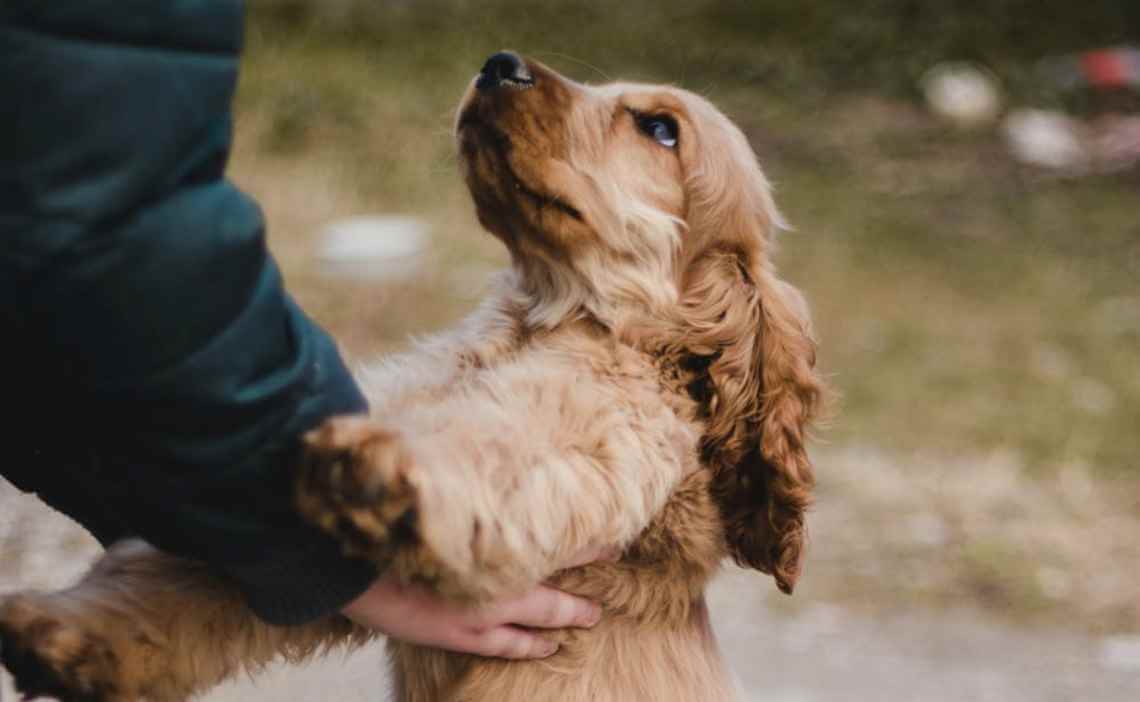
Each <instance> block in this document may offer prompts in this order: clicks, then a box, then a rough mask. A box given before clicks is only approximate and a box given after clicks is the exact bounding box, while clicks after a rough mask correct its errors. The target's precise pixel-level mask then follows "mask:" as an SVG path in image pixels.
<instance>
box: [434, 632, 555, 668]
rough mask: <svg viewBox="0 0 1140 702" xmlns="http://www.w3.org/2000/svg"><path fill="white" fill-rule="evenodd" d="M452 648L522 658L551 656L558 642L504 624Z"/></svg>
mask: <svg viewBox="0 0 1140 702" xmlns="http://www.w3.org/2000/svg"><path fill="white" fill-rule="evenodd" d="M454 648H455V649H456V650H460V651H463V652H465V653H474V654H475V655H477V656H488V657H491V658H510V659H512V660H522V659H530V658H546V657H548V656H552V655H554V653H555V652H557V651H558V644H556V643H554V642H553V641H548V640H546V639H544V638H542V637H541V636H539V635H538V634H534V633H532V632H529V631H525V630H523V629H519V628H518V627H514V626H509V625H504V626H497V627H495V628H493V629H488V630H487V631H484V632H482V633H479V634H476V635H474V636H473V637H472V638H470V639H467V640H461V641H459V642H457V645H456V646H454Z"/></svg>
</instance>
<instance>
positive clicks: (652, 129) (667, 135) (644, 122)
mask: <svg viewBox="0 0 1140 702" xmlns="http://www.w3.org/2000/svg"><path fill="white" fill-rule="evenodd" d="M634 119H636V120H637V128H638V129H640V130H641V131H643V132H645V134H646V136H649V137H652V138H653V140H654V141H656V142H657V143H658V144H661V145H662V146H667V147H669V148H670V149H672V148H674V147H676V146H677V122H676V120H674V119H673V118H672V117H667V116H664V115H657V116H654V115H637V114H635V115H634Z"/></svg>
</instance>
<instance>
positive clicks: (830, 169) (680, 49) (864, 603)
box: [0, 0, 1140, 702]
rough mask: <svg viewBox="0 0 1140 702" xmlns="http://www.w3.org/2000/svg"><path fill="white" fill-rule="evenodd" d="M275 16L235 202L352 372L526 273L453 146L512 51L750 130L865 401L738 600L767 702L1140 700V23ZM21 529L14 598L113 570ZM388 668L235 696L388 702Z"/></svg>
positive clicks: (242, 106) (775, 6)
mask: <svg viewBox="0 0 1140 702" xmlns="http://www.w3.org/2000/svg"><path fill="white" fill-rule="evenodd" d="M250 9H251V14H250V23H249V26H248V42H247V43H248V49H247V54H246V59H245V64H244V69H243V70H244V73H243V77H242V82H241V88H240V91H239V94H238V96H237V125H236V129H237V148H236V152H235V154H234V157H233V161H232V167H231V174H232V177H233V178H234V179H235V180H236V181H237V182H238V183H239V184H240V185H241V186H242V187H244V188H245V189H246V190H248V191H249V192H250V193H252V194H253V195H254V196H255V197H256V198H257V199H258V200H259V201H260V203H261V204H262V206H263V208H264V209H265V210H266V213H267V217H268V220H269V225H270V227H269V231H270V241H271V247H272V248H273V250H274V251H275V253H276V255H277V256H278V259H279V260H280V262H281V264H282V267H283V268H284V271H285V275H286V280H287V283H288V285H289V287H290V289H291V290H292V291H293V293H294V294H295V296H296V297H297V298H298V299H299V300H300V302H301V303H302V305H303V306H304V307H305V308H306V309H307V310H309V311H310V313H311V314H313V315H314V316H315V317H316V318H317V319H318V320H320V321H321V322H323V323H324V324H325V325H327V326H328V327H329V328H330V329H331V330H332V332H333V333H334V335H335V336H336V337H337V338H338V340H339V341H340V342H341V344H342V346H343V347H344V349H345V350H346V351H347V353H348V354H349V355H350V356H351V357H352V358H354V359H357V360H366V359H368V358H370V357H372V356H374V355H376V354H378V353H382V352H386V351H390V350H395V349H399V348H401V347H403V346H404V345H405V344H406V342H407V338H408V336H409V335H414V334H423V333H426V332H430V331H433V330H436V329H439V328H441V327H443V326H445V325H447V324H448V323H450V322H452V321H454V320H455V319H457V318H458V317H460V316H461V315H463V314H464V313H465V312H467V311H468V310H470V309H471V308H472V307H473V305H474V304H475V302H476V301H477V300H478V299H479V298H480V297H481V295H482V294H483V292H484V289H485V287H484V286H485V282H486V280H487V276H488V275H489V273H491V272H493V271H494V270H496V269H498V268H500V267H502V266H503V265H504V264H505V262H506V256H505V252H504V251H503V250H502V247H501V246H500V245H499V244H498V243H497V242H495V241H494V240H493V239H492V238H491V237H489V236H488V235H486V234H485V233H483V232H482V231H481V230H480V229H479V227H478V224H477V223H476V221H475V217H474V214H473V209H472V206H471V204H470V202H469V200H468V197H467V193H466V190H465V189H464V187H463V184H462V182H461V180H460V177H459V175H458V171H457V168H456V162H455V161H456V159H455V149H454V145H453V141H452V138H451V133H450V132H451V126H452V120H453V111H454V107H455V105H456V103H457V101H458V99H459V97H460V95H461V93H462V92H463V90H464V89H465V87H466V85H467V83H468V81H469V80H470V79H471V77H472V76H473V75H474V74H475V72H476V71H477V70H478V69H479V67H480V66H481V64H482V61H483V60H484V59H485V58H486V56H488V55H489V54H491V53H493V52H494V51H497V50H499V49H502V48H512V49H515V50H518V51H520V52H521V53H524V54H525V55H527V56H529V57H532V58H536V59H538V60H540V61H543V62H545V63H547V64H549V65H551V66H552V67H554V68H556V69H558V70H559V71H561V72H563V73H565V74H567V75H569V76H571V77H573V78H575V79H578V80H581V81H586V82H605V81H607V80H610V79H617V78H621V79H635V80H643V81H649V82H666V83H672V84H675V85H679V86H681V87H684V88H688V89H690V90H693V91H695V92H698V93H700V94H702V95H705V96H706V97H708V98H709V99H711V100H712V101H713V102H714V103H716V104H717V105H719V106H720V107H721V108H722V109H723V110H724V111H725V112H726V113H727V114H728V115H729V116H730V117H732V118H733V119H734V120H735V121H736V123H737V124H739V125H740V126H741V128H742V129H743V130H744V131H745V133H746V134H747V135H748V136H749V138H750V139H751V141H752V143H753V146H754V147H755V149H756V151H757V153H758V155H759V157H760V159H761V162H762V163H763V165H764V167H765V169H766V171H767V173H768V175H769V176H770V178H771V179H772V181H773V182H774V183H775V185H776V188H777V200H778V202H779V203H780V205H781V207H782V209H783V210H784V212H785V214H786V215H787V217H788V218H789V220H790V221H791V222H792V223H793V225H794V226H795V230H794V231H792V232H790V233H788V234H786V235H785V236H784V238H783V242H782V247H781V251H780V254H779V258H778V264H779V267H780V268H781V270H782V271H783V274H784V275H785V276H786V277H787V278H788V279H789V280H791V281H792V282H794V283H795V284H796V285H797V286H799V287H800V288H801V289H803V290H804V291H805V293H806V294H807V297H808V299H809V301H810V303H811V305H812V307H813V310H814V314H815V319H816V325H817V329H818V334H819V337H820V340H821V350H822V364H823V366H824V368H825V370H826V372H827V373H828V374H829V375H830V377H831V379H832V381H833V383H834V385H835V386H836V388H837V389H838V390H839V392H840V394H841V399H840V402H839V404H838V412H837V413H836V417H835V419H834V420H833V421H832V423H831V425H830V426H829V427H827V428H826V430H824V431H822V432H820V434H819V436H818V440H817V441H816V446H815V458H816V463H817V470H818V476H819V484H820V490H819V501H818V506H817V508H816V510H815V513H814V514H813V515H812V518H811V523H810V526H811V532H812V545H811V553H810V558H809V562H808V566H807V572H806V574H805V576H804V578H803V580H802V587H801V589H799V590H798V591H797V593H796V595H795V596H794V597H792V598H787V597H784V596H782V595H779V594H778V593H777V592H776V590H775V588H774V587H773V586H772V583H771V581H770V579H768V578H765V577H761V576H759V575H754V574H748V573H743V572H739V571H735V570H733V571H730V572H728V573H726V576H725V577H724V578H723V579H722V581H721V582H720V583H719V584H718V585H717V588H716V589H715V591H714V593H713V595H712V608H713V611H714V617H715V618H716V620H717V623H718V632H719V635H720V639H721V643H722V646H723V648H724V649H725V651H726V653H727V654H728V656H729V658H730V659H731V660H732V663H733V666H734V667H735V668H736V670H737V672H738V673H739V675H740V676H741V677H742V679H743V682H744V685H745V687H746V689H747V691H748V695H749V696H748V699H754V700H780V701H787V702H792V701H795V702H813V701H817V700H819V701H822V700H872V699H873V700H907V701H909V700H961V699H970V700H988V699H993V700H1133V699H1135V698H1136V694H1137V690H1140V284H1138V281H1140V166H1138V164H1140V52H1137V51H1136V49H1135V48H1133V47H1138V46H1140V2H1136V0H1088V1H1085V2H1078V3H1073V2H1068V1H1061V0H958V1H956V2H945V1H944V0H802V1H801V2H778V1H777V0H752V1H747V0H694V1H691V2H669V1H665V0H659V1H658V2H649V1H647V0H622V1H621V2H617V3H613V2H601V1H599V0H590V1H586V2H576V3H567V2H546V3H542V4H538V3H524V2H515V1H513V0H490V1H486V2H474V1H464V0H422V1H419V2H413V1H412V0H321V1H320V2H318V1H317V0H252V1H251V2H250ZM365 215H368V216H373V215H382V216H386V217H392V216H400V217H403V218H404V219H396V220H384V222H386V224H385V227H386V228H384V229H383V230H382V231H383V232H385V234H384V236H388V237H389V238H399V237H403V240H404V242H405V244H407V246H410V247H411V248H406V249H405V250H403V253H402V254H401V255H402V258H400V260H399V261H398V263H397V265H395V266H392V265H386V266H385V265H380V264H379V263H378V264H377V265H376V266H371V267H370V266H368V265H357V264H359V263H361V261H363V260H365V259H366V258H367V257H368V256H373V255H375V256H379V255H381V254H382V253H383V252H379V253H377V251H376V250H375V249H368V247H367V246H364V247H363V248H359V247H357V248H353V245H352V244H351V242H349V244H347V249H346V248H345V247H346V241H345V240H344V238H343V237H344V236H345V231H350V232H351V231H358V232H362V234H361V239H360V241H358V242H356V243H357V244H359V243H360V242H365V241H366V240H367V237H368V236H370V235H369V234H368V231H367V229H368V227H367V226H365V227H364V229H360V228H359V226H360V225H359V220H357V225H358V228H357V229H352V228H349V229H347V230H346V228H345V225H344V221H345V220H346V219H349V218H356V217H360V216H365ZM408 218H410V219H408ZM338 222H340V223H341V224H340V225H337V224H336V223H338ZM375 223H376V222H375V221H373V222H372V224H375ZM371 231H372V234H371V235H375V233H376V231H380V230H377V229H376V228H375V227H373V229H372V230H371ZM417 235H418V236H419V237H420V238H419V239H417V238H416V236H417ZM338 237H340V238H338ZM409 237H410V238H409ZM349 238H350V239H351V238H352V236H351V235H349ZM409 241H410V242H411V244H408V242H409ZM416 242H420V243H422V244H423V246H422V248H419V247H416V246H414V245H413V244H415V243H416ZM346 250H347V251H348V254H346ZM369 251H371V253H369ZM409 251H410V252H411V253H409ZM345 255H349V256H356V257H357V259H356V263H354V264H352V265H344V264H343V261H342V259H343V257H344V256H345ZM0 505H5V506H6V508H4V509H0V522H6V524H0V526H6V529H4V530H0V534H4V535H6V536H4V539H5V542H4V543H0V552H4V553H5V554H6V555H5V558H6V563H5V569H4V573H5V574H4V575H3V576H0V587H6V586H11V585H13V584H27V583H32V584H48V583H59V582H61V581H66V579H67V578H69V577H72V575H73V574H74V572H76V570H77V569H79V568H80V567H81V562H82V558H81V557H80V555H81V554H87V553H90V552H91V549H92V548H93V547H92V545H91V542H90V541H88V540H86V539H85V538H84V537H83V536H82V535H81V534H78V533H77V532H76V531H75V530H74V528H73V527H69V526H66V525H63V523H62V522H58V521H53V519H54V518H53V517H49V516H45V514H46V513H45V512H44V511H43V510H41V509H40V508H39V507H37V506H36V505H34V504H32V503H31V502H30V501H29V500H27V499H23V498H17V497H15V496H14V495H13V494H12V491H11V489H10V488H7V487H6V486H0ZM9 554H12V555H11V556H9ZM9 564H11V566H12V567H9ZM5 578H6V579H7V580H5ZM376 662H377V658H376V654H375V653H372V654H371V655H370V656H367V657H364V658H362V657H360V656H357V657H354V658H353V659H351V660H350V661H349V662H347V663H345V664H344V665H343V666H342V665H341V664H340V663H339V662H330V663H326V664H325V665H324V666H314V667H312V668H310V669H308V670H304V671H296V670H294V671H279V672H277V673H275V674H274V675H273V676H271V677H270V678H269V679H266V680H263V681H262V682H261V683H258V686H254V685H252V684H250V683H241V684H240V685H239V686H238V687H235V688H231V689H230V690H228V691H223V692H222V693H219V694H218V695H216V696H215V697H212V698H211V699H235V700H236V699H297V700H301V699H317V698H319V697H328V695H330V694H332V695H333V697H334V698H338V699H376V698H377V693H376V691H375V688H376V685H377V684H378V683H377V682H376V681H377V679H378V677H377V676H379V675H380V673H379V672H378V670H377V663H376ZM337 685H339V686H340V687H336V686H337ZM330 686H331V687H330ZM354 686H355V687H354ZM334 689H335V690H339V693H333V692H330V690H334ZM310 693H311V694H310ZM338 695H339V697H338Z"/></svg>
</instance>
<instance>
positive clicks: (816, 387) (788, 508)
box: [681, 249, 824, 593]
mask: <svg viewBox="0 0 1140 702" xmlns="http://www.w3.org/2000/svg"><path fill="white" fill-rule="evenodd" d="M759 257H760V256H759V253H758V252H755V251H753V252H746V251H735V250H725V249H713V250H711V251H707V252H705V253H704V254H703V255H701V257H700V258H698V259H697V260H696V261H693V262H692V263H691V264H690V266H689V268H688V270H687V272H686V276H685V278H686V281H685V287H684V292H683V296H682V300H681V312H682V315H683V317H684V318H685V319H684V322H683V323H684V325H685V330H684V332H683V341H682V344H683V346H684V347H685V352H686V354H687V356H688V364H689V369H690V371H692V372H693V373H694V376H693V377H694V381H693V387H692V390H693V394H694V395H695V396H696V397H697V398H698V399H699V400H700V401H701V406H702V409H703V411H704V413H705V421H706V432H705V436H704V437H703V441H702V450H703V452H704V459H705V461H706V462H707V463H708V464H710V465H712V466H714V470H715V478H714V483H713V485H714V492H715V496H716V499H717V501H718V504H719V506H720V509H721V513H722V516H723V519H724V526H725V534H726V538H727V542H728V545H729V548H730V551H731V553H732V555H733V557H734V558H735V559H736V561H737V562H738V563H739V564H741V565H743V566H748V567H752V568H756V569H758V570H761V571H763V572H765V573H770V574H772V575H773V576H774V577H775V579H776V583H777V585H778V586H779V588H780V590H782V591H784V592H786V593H790V592H791V591H792V589H793V588H794V586H795V584H796V580H797V578H798V577H799V574H800V570H801V561H802V555H803V549H804V539H805V527H804V513H805V511H806V509H807V508H808V506H809V504H810V502H811V489H812V487H813V484H814V477H813V474H812V466H811V462H810V461H809V460H808V455H807V451H806V449H805V446H804V444H805V440H806V430H807V425H808V424H809V422H810V421H811V419H812V417H813V416H815V414H816V412H817V410H818V409H819V407H820V405H821V403H822V399H823V394H824V384H823V382H822V380H821V379H820V377H819V376H818V375H817V374H816V372H815V370H814V366H815V342H814V340H813V339H812V335H811V323H810V320H809V318H808V315H807V306H806V304H805V303H804V301H803V298H802V296H801V295H800V293H799V291H797V290H796V289H795V288H793V287H792V286H791V285H788V284H787V283H785V282H783V281H781V280H779V279H778V278H777V277H776V275H775V273H774V271H772V270H771V269H770V268H769V267H768V266H767V264H766V262H764V261H760V260H757V259H758V258H759Z"/></svg>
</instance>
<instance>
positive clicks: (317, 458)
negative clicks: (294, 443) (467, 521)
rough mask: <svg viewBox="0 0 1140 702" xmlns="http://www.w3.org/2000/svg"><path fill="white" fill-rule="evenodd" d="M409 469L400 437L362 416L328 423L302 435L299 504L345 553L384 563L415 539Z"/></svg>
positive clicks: (410, 470) (407, 455) (413, 494)
mask: <svg viewBox="0 0 1140 702" xmlns="http://www.w3.org/2000/svg"><path fill="white" fill-rule="evenodd" d="M413 469H414V466H413V463H412V460H411V456H410V454H409V452H408V450H407V448H406V447H405V445H404V443H403V441H402V440H401V439H400V437H399V435H397V434H394V433H392V432H390V431H387V430H385V429H383V428H381V427H379V426H378V425H376V424H375V423H373V422H372V421H370V420H368V419H364V418H359V417H338V418H334V419H330V420H328V421H326V422H325V423H324V424H322V425H321V426H320V427H318V428H317V429H315V430H313V431H311V432H309V433H308V434H306V435H305V455H304V459H303V461H302V465H301V472H300V476H299V480H298V489H297V501H298V506H299V508H300V510H301V513H302V514H303V515H304V516H305V517H306V518H308V519H309V520H310V521H311V522H313V523H314V524H316V525H318V526H319V527H321V528H322V529H324V530H325V531H327V532H328V533H330V534H332V535H333V536H335V537H336V538H337V539H338V540H339V541H340V543H341V544H342V546H343V548H344V549H345V551H346V552H347V553H349V554H351V555H357V556H364V557H366V558H369V559H371V560H373V561H375V562H378V563H387V561H388V560H389V559H390V558H391V557H392V555H393V553H394V550H395V549H396V548H397V547H399V546H400V545H401V544H404V543H411V542H414V541H415V540H416V532H417V529H416V519H417V510H416V502H417V493H416V489H415V487H414V485H413V484H412V481H411V474H412V471H413Z"/></svg>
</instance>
